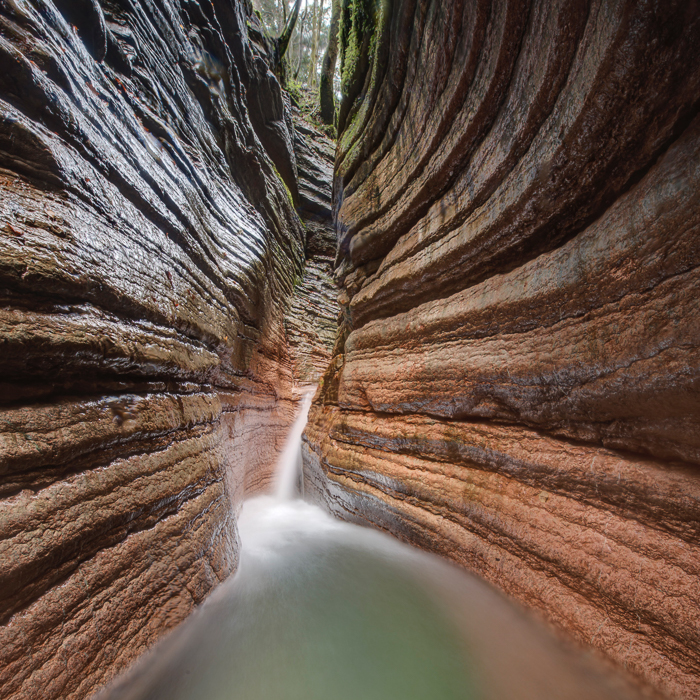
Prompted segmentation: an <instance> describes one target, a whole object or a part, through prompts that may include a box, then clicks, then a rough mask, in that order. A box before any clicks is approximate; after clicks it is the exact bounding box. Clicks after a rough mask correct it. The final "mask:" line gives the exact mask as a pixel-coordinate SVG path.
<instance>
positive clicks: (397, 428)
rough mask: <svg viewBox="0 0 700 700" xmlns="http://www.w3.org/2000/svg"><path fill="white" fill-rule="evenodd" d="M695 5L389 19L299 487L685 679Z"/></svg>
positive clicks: (347, 200) (342, 238)
mask: <svg viewBox="0 0 700 700" xmlns="http://www.w3.org/2000/svg"><path fill="white" fill-rule="evenodd" d="M699 28H700V13H699V12H698V10H697V7H696V5H695V4H693V3H684V2H680V3H673V4H668V3H650V4H640V3H634V2H629V3H626V2H611V3H610V2H590V3H587V2H576V3H571V2H566V3H564V2H562V3H554V4H552V3H540V2H519V3H491V2H475V3H461V2H449V3H438V2H427V3H414V2H411V1H405V2H398V3H394V6H393V9H392V12H391V14H390V16H386V17H384V16H382V15H381V14H379V15H377V16H376V17H375V23H374V25H373V26H371V27H369V28H368V29H367V31H369V32H370V33H371V34H372V36H373V38H372V40H371V41H369V45H371V46H372V47H373V48H372V50H371V51H370V52H369V53H368V55H367V60H365V61H364V62H363V61H362V60H357V61H355V62H354V63H353V64H352V65H351V66H350V68H348V69H347V70H350V69H352V70H354V71H355V74H354V75H351V76H346V78H345V80H346V84H347V85H350V84H352V85H355V86H356V88H357V90H356V92H355V93H354V94H353V95H351V96H352V97H353V99H354V101H351V102H350V103H346V105H345V106H344V107H343V108H341V110H340V113H341V127H342V131H341V132H340V134H339V143H338V152H337V160H336V169H335V181H334V194H335V199H334V207H335V212H336V227H337V230H338V232H339V251H338V256H337V260H336V272H335V274H336V278H337V279H339V281H340V283H341V285H342V292H341V296H340V299H341V303H342V304H343V311H342V314H341V328H340V330H339V334H338V342H337V344H336V347H335V351H334V357H333V360H332V362H331V365H330V367H329V369H328V371H327V372H326V374H325V376H324V381H323V387H322V390H321V391H320V392H319V394H318V395H317V398H316V403H315V404H314V406H313V407H312V410H311V414H310V425H309V427H308V429H307V432H306V438H305V439H306V444H305V448H304V463H305V480H306V481H305V484H306V491H307V493H311V492H312V491H315V493H316V497H317V498H318V499H320V500H321V501H323V502H325V503H326V504H327V506H328V507H329V508H330V509H331V510H332V511H333V512H334V513H336V514H337V515H339V516H341V517H345V518H348V519H352V520H358V521H360V522H368V523H371V524H373V525H376V526H378V527H381V528H383V529H386V530H388V531H390V532H392V533H394V534H396V535H397V536H399V537H400V538H402V539H405V540H407V541H409V542H412V543H415V544H418V545H419V546H422V547H425V548H427V549H429V550H433V551H436V552H439V553H441V554H443V555H445V556H447V557H449V558H451V559H453V560H454V561H456V562H458V563H460V564H461V565H463V566H466V567H468V568H470V569H472V570H474V571H477V572H479V573H480V574H481V575H483V576H484V577H485V578H487V579H488V580H490V581H492V582H493V583H494V584H496V585H497V586H499V587H500V588H502V589H504V590H505V591H507V592H508V593H509V594H511V595H513V596H514V597H516V598H518V599H519V600H521V601H523V602H525V603H526V604H527V605H529V606H531V607H533V608H536V609H538V610H539V611H541V612H542V613H543V614H544V615H545V616H546V617H547V618H548V619H550V620H551V621H553V622H554V623H556V624H557V625H559V626H560V627H562V628H564V629H566V630H567V631H568V632H570V633H572V634H573V635H574V636H575V637H576V638H577V639H579V640H581V641H582V642H584V643H585V644H590V645H592V646H594V647H597V648H598V649H599V650H600V651H601V652H602V653H603V654H604V655H605V656H607V657H608V658H609V659H611V660H612V661H614V662H615V663H616V664H618V665H619V666H621V667H624V668H626V669H628V670H629V671H630V672H631V674H633V675H634V676H636V677H637V678H638V679H639V680H640V681H641V682H642V683H643V684H646V685H647V686H648V687H651V688H655V689H656V690H658V691H660V692H661V693H663V694H664V695H665V696H668V697H673V698H688V699H689V698H695V697H697V695H698V694H699V693H700V656H699V655H698V649H699V648H700V637H699V636H698V635H699V630H698V626H697V619H698V611H699V610H700V597H698V589H697V577H698V573H700V572H698V567H697V562H698V561H700V532H698V529H697V522H698V521H700V505H699V504H700V500H698V489H699V488H700V471H698V469H699V465H700V451H699V445H698V442H697V436H698V435H699V434H700V405H699V404H698V392H697V388H698V378H699V377H700V374H699V372H700V363H699V359H700V351H699V346H700V328H699V327H698V314H697V310H696V306H697V302H696V299H697V296H698V291H699V290H700V277H698V274H699V273H698V270H700V248H699V247H698V241H699V240H700V238H699V235H698V234H700V209H699V208H698V202H699V201H700V181H699V180H698V174H699V173H700V171H698V163H699V162H700V158H699V156H700V153H699V149H700V121H699V118H698V116H697V114H698V106H699V103H698V95H699V94H700V93H699V92H698V85H699V83H700V46H699V45H698V43H697V32H698V29H699ZM350 41H352V40H350ZM352 48H353V47H352V46H350V47H349V48H348V47H347V46H346V49H345V50H346V52H348V51H349V49H352ZM355 48H356V47H355ZM358 86H359V87H358ZM355 98H356V99H355ZM343 119H345V121H344V122H343Z"/></svg>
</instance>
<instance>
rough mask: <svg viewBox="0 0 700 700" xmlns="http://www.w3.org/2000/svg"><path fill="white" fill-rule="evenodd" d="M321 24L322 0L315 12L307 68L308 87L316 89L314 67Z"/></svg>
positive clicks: (316, 60)
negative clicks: (309, 59) (309, 61)
mask: <svg viewBox="0 0 700 700" xmlns="http://www.w3.org/2000/svg"><path fill="white" fill-rule="evenodd" d="M314 10H316V0H314ZM322 24H323V0H319V5H318V10H317V11H316V12H315V22H314V36H313V44H312V48H311V65H310V66H309V87H310V88H311V89H313V88H315V87H316V65H317V63H318V40H319V35H320V34H321V25H322Z"/></svg>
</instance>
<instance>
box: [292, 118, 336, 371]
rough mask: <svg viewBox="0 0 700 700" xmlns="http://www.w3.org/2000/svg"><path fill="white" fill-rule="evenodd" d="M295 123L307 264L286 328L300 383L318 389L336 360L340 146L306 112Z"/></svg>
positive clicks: (295, 143) (300, 203)
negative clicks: (334, 200)
mask: <svg viewBox="0 0 700 700" xmlns="http://www.w3.org/2000/svg"><path fill="white" fill-rule="evenodd" d="M293 120H294V134H295V141H294V147H295V153H296V157H297V167H298V173H299V215H300V216H301V217H302V221H303V222H304V225H305V227H306V262H305V265H304V272H303V276H302V279H301V282H300V284H298V285H297V287H296V288H295V291H294V297H293V299H292V304H291V306H290V308H289V310H288V312H287V314H286V315H285V328H286V330H287V338H288V341H289V349H290V353H291V356H292V359H293V363H294V378H295V380H296V382H297V384H318V383H319V381H320V380H321V378H322V377H323V374H324V372H325V371H326V369H327V367H328V364H329V362H330V360H331V356H332V354H333V346H334V345H335V340H336V334H337V329H338V314H339V305H338V301H337V296H338V289H337V285H336V283H335V280H334V279H333V264H334V259H335V249H336V234H335V228H334V226H333V218H332V212H331V184H332V181H333V160H334V156H335V143H334V142H333V141H331V139H329V138H328V137H327V136H325V135H324V134H323V133H321V132H320V131H319V130H318V129H316V128H315V127H314V125H313V124H311V123H310V122H309V121H308V119H306V118H305V116H304V115H303V114H302V113H301V111H299V110H294V112H293Z"/></svg>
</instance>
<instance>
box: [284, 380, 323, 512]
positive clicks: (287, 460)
mask: <svg viewBox="0 0 700 700" xmlns="http://www.w3.org/2000/svg"><path fill="white" fill-rule="evenodd" d="M315 391H316V387H312V388H311V389H309V390H308V391H306V392H304V394H303V396H302V399H301V402H300V403H301V405H300V408H299V414H298V415H297V418H296V420H295V421H294V425H293V426H292V429H291V430H290V431H289V436H288V437H287V442H286V443H285V446H284V450H282V455H281V456H280V459H279V461H278V462H277V468H276V469H275V496H277V498H278V499H280V500H282V501H290V500H292V499H293V498H294V496H295V495H296V493H297V478H298V476H299V473H300V471H301V436H302V433H303V432H304V428H305V427H306V421H307V420H308V417H309V409H310V408H311V401H312V399H313V396H314V393H315Z"/></svg>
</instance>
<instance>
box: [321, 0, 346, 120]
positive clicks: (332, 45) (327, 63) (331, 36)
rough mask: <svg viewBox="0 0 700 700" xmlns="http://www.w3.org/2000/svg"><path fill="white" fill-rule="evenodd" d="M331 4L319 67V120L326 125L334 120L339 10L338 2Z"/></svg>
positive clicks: (334, 1) (333, 0)
mask: <svg viewBox="0 0 700 700" xmlns="http://www.w3.org/2000/svg"><path fill="white" fill-rule="evenodd" d="M331 3H332V4H331V8H332V9H331V26H330V28H329V30H328V47H327V48H326V53H325V54H324V56H323V65H322V66H321V86H320V89H319V101H320V103H321V119H322V120H323V121H324V122H325V123H326V124H332V123H333V120H334V119H335V95H334V89H333V82H334V81H333V78H334V77H335V63H336V59H337V58H338V28H339V25H340V8H341V4H340V0H331Z"/></svg>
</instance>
